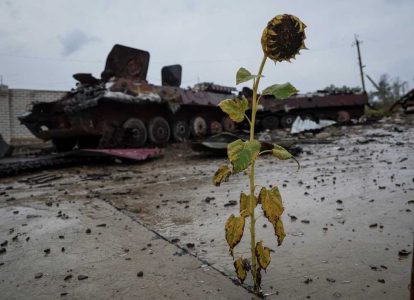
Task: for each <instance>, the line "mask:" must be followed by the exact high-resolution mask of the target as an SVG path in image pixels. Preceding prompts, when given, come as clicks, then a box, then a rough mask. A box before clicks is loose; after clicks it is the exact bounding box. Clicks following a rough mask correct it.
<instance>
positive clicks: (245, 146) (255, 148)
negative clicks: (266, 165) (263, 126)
mask: <svg viewBox="0 0 414 300" xmlns="http://www.w3.org/2000/svg"><path fill="white" fill-rule="evenodd" d="M259 151H260V143H259V142H258V141H256V140H254V141H253V142H250V141H246V142H243V141H242V140H236V141H234V142H232V143H230V144H228V145H227V155H228V158H229V160H230V162H231V163H232V165H233V172H234V173H239V172H241V171H243V170H245V169H247V167H248V166H249V165H250V163H251V162H252V160H253V159H255V158H256V157H257V155H258V154H259Z"/></svg>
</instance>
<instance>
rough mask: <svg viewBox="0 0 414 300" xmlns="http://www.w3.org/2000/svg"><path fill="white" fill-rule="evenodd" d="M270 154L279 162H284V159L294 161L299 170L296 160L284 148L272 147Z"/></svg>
mask: <svg viewBox="0 0 414 300" xmlns="http://www.w3.org/2000/svg"><path fill="white" fill-rule="evenodd" d="M272 154H273V156H275V157H277V158H278V159H280V160H286V159H290V158H292V159H294V160H295V161H296V163H297V164H298V169H299V168H300V164H299V162H298V161H297V159H296V158H295V157H294V156H293V155H292V154H290V153H289V151H287V150H286V149H285V148H283V147H282V146H279V145H276V144H274V145H273V149H272Z"/></svg>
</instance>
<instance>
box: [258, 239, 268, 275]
mask: <svg viewBox="0 0 414 300" xmlns="http://www.w3.org/2000/svg"><path fill="white" fill-rule="evenodd" d="M255 252H256V257H257V262H258V263H259V266H260V268H262V269H263V270H266V268H267V266H268V265H269V263H270V260H271V259H270V249H269V248H267V247H263V241H260V242H258V243H257V244H256V248H255Z"/></svg>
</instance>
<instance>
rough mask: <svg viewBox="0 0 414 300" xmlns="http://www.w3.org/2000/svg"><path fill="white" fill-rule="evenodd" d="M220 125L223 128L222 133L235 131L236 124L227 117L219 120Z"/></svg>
mask: <svg viewBox="0 0 414 300" xmlns="http://www.w3.org/2000/svg"><path fill="white" fill-rule="evenodd" d="M221 125H222V126H223V131H225V132H234V131H235V130H236V123H234V121H233V120H232V119H230V117H228V116H226V117H224V118H223V120H221Z"/></svg>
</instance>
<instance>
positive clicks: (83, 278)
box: [78, 275, 88, 280]
mask: <svg viewBox="0 0 414 300" xmlns="http://www.w3.org/2000/svg"><path fill="white" fill-rule="evenodd" d="M85 279H88V276H86V275H78V280H85Z"/></svg>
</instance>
